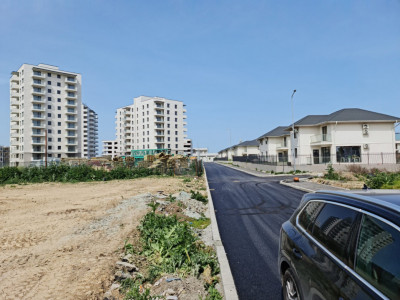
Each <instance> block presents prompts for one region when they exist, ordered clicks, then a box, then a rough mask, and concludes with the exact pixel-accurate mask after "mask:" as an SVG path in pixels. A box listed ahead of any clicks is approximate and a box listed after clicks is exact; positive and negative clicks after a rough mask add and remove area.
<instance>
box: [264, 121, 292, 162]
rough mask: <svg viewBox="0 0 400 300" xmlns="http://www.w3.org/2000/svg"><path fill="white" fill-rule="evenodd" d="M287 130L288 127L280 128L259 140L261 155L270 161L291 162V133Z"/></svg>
mask: <svg viewBox="0 0 400 300" xmlns="http://www.w3.org/2000/svg"><path fill="white" fill-rule="evenodd" d="M286 128H287V126H278V127H276V128H275V129H272V130H271V131H269V132H267V133H266V134H264V135H262V136H260V137H259V138H258V139H257V141H258V143H259V144H258V149H259V151H260V154H261V156H264V157H266V159H267V160H268V161H271V162H274V161H275V162H276V161H280V162H282V161H291V158H290V157H289V153H290V149H291V143H290V132H289V131H286V130H285V129H286Z"/></svg>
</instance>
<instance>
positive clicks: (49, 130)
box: [47, 122, 51, 133]
mask: <svg viewBox="0 0 400 300" xmlns="http://www.w3.org/2000/svg"><path fill="white" fill-rule="evenodd" d="M50 123H51V122H50ZM50 125H51V124H50ZM47 133H51V129H47Z"/></svg>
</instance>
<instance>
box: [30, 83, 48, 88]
mask: <svg viewBox="0 0 400 300" xmlns="http://www.w3.org/2000/svg"><path fill="white" fill-rule="evenodd" d="M43 82H44V81H40V82H39V81H36V82H35V81H33V82H32V86H33V87H39V88H44V87H46V86H45V84H44V83H43Z"/></svg>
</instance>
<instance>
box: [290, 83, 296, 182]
mask: <svg viewBox="0 0 400 300" xmlns="http://www.w3.org/2000/svg"><path fill="white" fill-rule="evenodd" d="M294 93H296V90H293V94H292V99H291V102H292V132H293V133H292V158H293V172H294V174H296V155H295V153H294V152H295V145H294V136H295V132H294V109H293V96H294Z"/></svg>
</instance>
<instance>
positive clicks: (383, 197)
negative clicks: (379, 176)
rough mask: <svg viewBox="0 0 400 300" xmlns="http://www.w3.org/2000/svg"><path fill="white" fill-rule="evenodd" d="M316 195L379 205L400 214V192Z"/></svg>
mask: <svg viewBox="0 0 400 300" xmlns="http://www.w3.org/2000/svg"><path fill="white" fill-rule="evenodd" d="M315 193H316V194H328V195H332V196H335V195H336V196H341V197H350V198H352V199H354V200H358V201H360V202H364V203H365V202H366V203H368V204H373V205H379V206H380V207H383V208H387V209H390V210H392V211H395V212H397V213H400V190H371V189H367V190H353V191H327V190H322V191H317V192H315Z"/></svg>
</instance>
